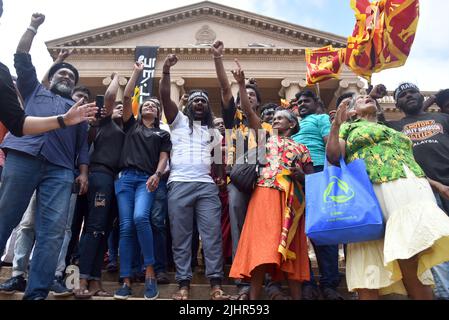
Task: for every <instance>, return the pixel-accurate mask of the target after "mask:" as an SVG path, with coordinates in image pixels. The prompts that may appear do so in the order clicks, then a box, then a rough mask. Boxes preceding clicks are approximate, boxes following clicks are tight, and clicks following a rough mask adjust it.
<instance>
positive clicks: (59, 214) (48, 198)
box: [0, 150, 73, 299]
mask: <svg viewBox="0 0 449 320" xmlns="http://www.w3.org/2000/svg"><path fill="white" fill-rule="evenodd" d="M2 179H3V180H2V185H1V187H0V252H3V250H4V248H5V244H6V241H7V240H8V237H9V235H10V234H11V232H12V230H13V228H14V227H16V226H17V225H18V224H19V222H20V220H21V218H22V215H23V213H24V212H25V210H26V208H27V206H28V204H29V202H30V199H31V196H32V194H33V192H34V190H36V200H37V207H36V216H35V230H36V246H35V248H34V254H33V260H32V262H31V268H30V273H29V279H28V286H27V289H26V291H25V295H24V297H23V298H24V299H34V298H38V297H42V298H46V297H47V295H48V292H49V288H50V286H51V284H52V283H53V279H54V276H55V271H56V265H57V263H58V256H59V252H60V250H61V246H62V242H63V240H64V230H65V226H66V224H67V219H68V207H69V201H70V195H71V189H72V183H73V171H72V170H70V169H66V168H63V167H60V166H56V165H54V164H51V163H50V162H48V161H47V160H45V159H44V158H42V157H34V156H30V155H28V154H25V153H22V152H17V151H13V150H11V151H9V153H8V156H7V159H6V163H5V167H4V170H3V173H2Z"/></svg>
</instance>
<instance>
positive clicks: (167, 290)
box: [0, 279, 356, 301]
mask: <svg viewBox="0 0 449 320" xmlns="http://www.w3.org/2000/svg"><path fill="white" fill-rule="evenodd" d="M0 281H4V280H3V279H0ZM119 287H120V285H119V284H116V283H111V282H103V288H104V289H105V290H106V291H108V292H110V293H114V291H115V290H117V289H118V288H119ZM222 288H223V290H224V291H225V292H226V293H227V294H230V295H236V294H237V292H238V290H237V287H236V286H234V285H223V286H222ZM158 289H159V298H158V300H171V297H172V295H173V294H174V293H175V292H176V291H177V290H178V285H177V284H168V285H160V286H158ZM209 290H210V286H209V285H205V284H191V286H190V299H191V300H201V301H202V300H209V299H210V297H209ZM283 290H284V291H285V292H288V288H287V287H285V286H284V287H283ZM338 291H339V292H340V294H341V295H342V296H343V297H344V298H345V299H347V300H354V299H355V298H356V296H355V295H354V294H351V293H348V292H347V291H346V290H345V289H339V290H338ZM132 292H133V295H132V298H133V299H134V300H144V299H143V294H144V285H143V284H141V283H135V284H133V286H132ZM22 296H23V294H22V293H15V294H12V295H10V294H1V293H0V300H20V299H21V298H22ZM48 299H49V300H75V297H74V296H73V295H71V296H68V297H55V296H53V295H52V294H51V293H50V294H49V296H48ZM93 299H95V300H114V299H113V298H103V297H93ZM260 300H269V299H268V296H267V295H266V294H265V292H264V290H263V291H262V293H261V297H260Z"/></svg>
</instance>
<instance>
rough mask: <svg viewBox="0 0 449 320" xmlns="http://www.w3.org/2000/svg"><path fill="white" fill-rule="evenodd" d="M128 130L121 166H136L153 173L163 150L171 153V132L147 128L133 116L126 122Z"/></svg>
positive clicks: (125, 126) (126, 130)
mask: <svg viewBox="0 0 449 320" xmlns="http://www.w3.org/2000/svg"><path fill="white" fill-rule="evenodd" d="M124 129H125V132H126V137H125V144H124V146H123V153H122V158H121V161H120V168H122V169H123V168H135V169H138V170H141V171H145V172H146V173H148V175H150V176H151V175H153V174H154V173H155V172H156V170H157V165H158V163H159V156H160V153H161V152H167V153H170V151H171V147H172V144H171V140H170V134H169V133H168V132H167V131H165V130H162V129H157V128H147V127H145V126H144V125H143V124H140V123H139V122H137V120H136V119H135V118H134V117H131V118H130V119H129V121H128V122H126V123H125V124H124Z"/></svg>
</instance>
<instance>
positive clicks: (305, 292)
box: [301, 285, 320, 300]
mask: <svg viewBox="0 0 449 320" xmlns="http://www.w3.org/2000/svg"><path fill="white" fill-rule="evenodd" d="M301 294H302V300H318V299H319V297H320V292H319V291H318V288H316V287H314V286H311V285H305V286H302V292H301Z"/></svg>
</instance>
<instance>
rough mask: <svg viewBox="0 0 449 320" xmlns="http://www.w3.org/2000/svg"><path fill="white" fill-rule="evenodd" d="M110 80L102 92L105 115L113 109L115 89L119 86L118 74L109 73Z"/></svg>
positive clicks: (115, 96)
mask: <svg viewBox="0 0 449 320" xmlns="http://www.w3.org/2000/svg"><path fill="white" fill-rule="evenodd" d="M111 78H112V81H111V83H110V84H109V87H108V89H107V90H106V93H105V94H104V108H105V110H106V116H109V115H111V114H112V111H113V110H114V104H115V99H116V98H117V91H118V87H119V83H118V79H119V76H118V74H117V73H116V72H114V73H113V74H112V75H111Z"/></svg>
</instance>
